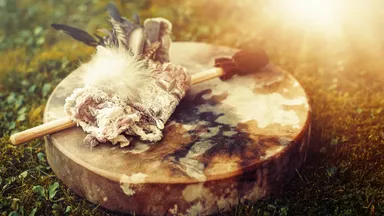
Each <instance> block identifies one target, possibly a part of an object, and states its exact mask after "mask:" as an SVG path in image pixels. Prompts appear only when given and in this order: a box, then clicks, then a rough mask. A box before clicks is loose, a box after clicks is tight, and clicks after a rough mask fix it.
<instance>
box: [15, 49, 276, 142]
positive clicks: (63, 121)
mask: <svg viewBox="0 0 384 216" xmlns="http://www.w3.org/2000/svg"><path fill="white" fill-rule="evenodd" d="M268 62H269V59H268V57H267V55H266V54H265V53H264V51H263V50H242V51H239V52H237V53H236V54H235V55H234V56H233V57H232V58H231V59H230V58H218V59H216V60H215V67H214V68H212V69H209V70H206V71H203V72H200V73H197V74H193V75H191V82H192V85H194V84H198V83H201V82H204V81H207V80H210V79H213V78H216V77H219V78H220V79H222V80H226V79H229V78H231V77H232V76H233V75H235V74H238V75H245V74H250V73H254V72H257V71H258V70H259V69H261V68H263V67H264V66H266V65H267V64H268ZM74 126H76V123H75V122H73V121H72V120H71V119H70V118H69V117H63V118H60V119H57V120H53V121H50V122H47V123H44V124H42V125H39V126H36V127H33V128H30V129H28V130H25V131H22V132H19V133H16V134H13V135H12V136H11V137H10V140H11V142H12V144H13V145H19V144H22V143H25V142H28V141H31V140H33V139H36V138H39V137H42V136H45V135H48V134H52V133H55V132H58V131H61V130H64V129H67V128H71V127H74Z"/></svg>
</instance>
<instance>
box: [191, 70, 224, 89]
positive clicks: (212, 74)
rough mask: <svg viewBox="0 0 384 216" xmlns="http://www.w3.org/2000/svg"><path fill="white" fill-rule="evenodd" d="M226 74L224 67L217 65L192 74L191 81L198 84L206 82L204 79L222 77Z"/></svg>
mask: <svg viewBox="0 0 384 216" xmlns="http://www.w3.org/2000/svg"><path fill="white" fill-rule="evenodd" d="M224 74H225V73H224V70H223V68H221V67H215V68H212V69H208V70H206V71H203V72H199V73H196V74H192V75H191V82H192V85H195V84H198V83H201V82H204V81H207V80H210V79H213V78H216V77H221V76H222V75H224Z"/></svg>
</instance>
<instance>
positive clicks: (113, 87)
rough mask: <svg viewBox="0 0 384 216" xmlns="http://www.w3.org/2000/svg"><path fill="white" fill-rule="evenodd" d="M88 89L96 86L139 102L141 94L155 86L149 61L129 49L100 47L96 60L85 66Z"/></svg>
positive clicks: (85, 81)
mask: <svg viewBox="0 0 384 216" xmlns="http://www.w3.org/2000/svg"><path fill="white" fill-rule="evenodd" d="M84 70H85V71H86V72H85V73H86V74H85V77H84V83H85V86H94V87H97V88H98V89H100V90H102V91H105V92H107V93H112V94H114V95H116V96H118V97H120V98H122V99H123V100H129V101H131V102H138V101H139V100H140V98H139V94H138V91H139V90H140V89H141V88H142V87H143V86H144V85H146V84H148V83H151V79H153V78H151V71H150V69H148V68H147V67H145V61H143V60H139V58H138V57H137V56H132V54H130V53H129V52H128V51H127V50H125V49H119V48H109V47H108V48H105V47H102V46H97V52H96V54H95V55H94V56H93V57H92V59H91V60H90V61H89V62H88V63H86V64H84Z"/></svg>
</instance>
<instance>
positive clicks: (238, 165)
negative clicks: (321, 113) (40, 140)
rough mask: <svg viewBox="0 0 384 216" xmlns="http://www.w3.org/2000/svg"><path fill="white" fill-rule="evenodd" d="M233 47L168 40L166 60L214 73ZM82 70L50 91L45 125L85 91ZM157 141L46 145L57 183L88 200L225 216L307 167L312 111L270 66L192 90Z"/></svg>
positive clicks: (70, 137)
mask: <svg viewBox="0 0 384 216" xmlns="http://www.w3.org/2000/svg"><path fill="white" fill-rule="evenodd" d="M235 51H236V50H235V49H231V48H227V47H218V46H212V45H208V44H202V43H187V42H179V43H174V44H173V46H172V49H171V60H172V63H174V64H180V65H183V66H184V67H186V68H187V69H188V71H189V72H190V73H197V72H199V71H202V70H204V69H208V68H211V67H212V65H213V64H214V59H215V58H218V57H228V56H232V55H233V54H234V53H235ZM82 76H83V71H82V69H81V68H79V69H77V70H75V71H73V72H72V73H71V74H70V75H69V76H68V77H66V78H65V79H64V80H63V81H62V82H61V83H60V84H59V85H58V86H57V88H56V89H55V91H54V92H53V93H52V95H51V97H50V99H49V101H48V103H47V106H46V110H45V114H44V121H45V122H48V121H51V120H54V119H57V118H61V117H64V116H65V114H64V109H63V106H64V103H65V98H66V97H68V96H69V95H70V94H71V93H72V91H73V90H74V89H75V88H76V87H80V86H81V85H82V82H83V81H82ZM163 132H164V138H163V139H162V140H161V141H160V142H157V143H144V142H140V141H134V142H132V143H131V144H130V145H129V146H127V147H124V148H120V146H117V145H116V146H113V145H98V146H96V147H94V148H92V149H91V148H90V147H89V146H86V145H84V144H83V143H82V141H83V139H84V137H85V136H86V134H85V133H84V132H83V131H82V129H81V128H71V129H67V130H64V131H61V132H58V133H55V134H52V135H50V136H48V137H47V138H46V151H47V158H48V162H49V164H50V166H51V168H52V170H53V171H54V172H55V174H56V175H57V177H58V178H59V179H61V181H62V182H63V183H64V184H65V185H67V186H68V187H69V188H71V189H72V190H73V191H74V192H75V193H77V194H78V195H79V196H81V197H84V198H86V199H87V200H89V201H90V202H93V203H96V204H100V205H101V206H103V207H105V208H107V209H110V210H113V211H119V212H128V213H129V212H131V213H132V212H134V213H136V214H139V215H201V214H204V215H205V214H213V213H216V212H219V211H220V212H222V211H227V210H229V209H230V208H231V207H233V206H234V205H237V204H238V203H239V202H242V201H246V200H249V201H256V200H258V199H260V198H263V197H265V196H267V195H268V194H269V193H270V192H272V191H274V190H276V189H279V188H280V186H282V185H283V183H285V182H286V181H288V180H290V179H291V178H292V177H293V176H294V175H295V173H296V171H295V170H296V169H299V168H300V166H301V165H302V164H303V162H304V161H305V157H306V149H307V145H308V141H309V134H310V107H309V104H308V99H307V95H306V93H305V91H304V90H303V88H302V87H301V85H300V84H299V83H298V82H297V81H296V80H295V79H294V78H293V77H292V76H291V75H290V74H289V73H287V72H285V71H284V70H282V69H281V68H279V67H277V66H274V65H273V64H269V65H268V66H267V67H265V68H264V69H262V70H261V71H260V72H258V73H255V74H253V75H247V76H234V77H233V78H231V79H230V80H227V81H222V80H220V79H218V78H216V79H213V80H210V81H207V82H204V83H200V84H197V85H194V86H192V89H191V90H190V91H189V92H188V94H187V96H186V97H185V98H184V99H183V100H182V101H181V103H180V104H179V105H178V107H177V109H176V111H175V112H174V113H173V115H172V117H171V119H170V120H169V121H168V122H167V124H166V126H165V128H164V131H163Z"/></svg>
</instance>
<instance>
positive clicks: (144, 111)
mask: <svg viewBox="0 0 384 216" xmlns="http://www.w3.org/2000/svg"><path fill="white" fill-rule="evenodd" d="M148 67H149V68H150V69H151V71H152V73H151V77H150V79H149V80H150V83H148V85H145V86H143V88H142V89H140V90H138V94H139V95H138V98H139V100H138V101H134V102H132V101H128V100H124V99H122V98H119V97H118V96H116V95H114V94H113V92H105V91H102V90H100V89H98V88H97V87H94V86H85V87H83V88H78V89H76V90H75V91H74V92H73V93H72V95H71V96H69V97H68V98H67V99H66V103H65V107H64V109H65V112H66V113H67V115H68V116H70V118H71V119H72V120H73V121H75V122H76V123H77V124H78V125H80V126H81V127H82V128H83V130H84V131H85V132H87V133H88V135H87V136H86V138H85V139H84V142H85V143H87V144H90V145H91V146H96V145H98V144H99V143H107V142H111V143H112V144H117V143H119V144H120V146H121V147H124V146H127V145H129V143H130V141H131V140H132V138H133V137H132V136H137V137H139V138H140V139H141V140H143V141H150V142H155V141H159V140H161V139H162V129H163V128H164V124H165V123H166V122H167V121H168V119H169V118H170V116H171V115H172V113H173V112H174V111H175V109H176V106H177V105H178V104H179V102H180V100H181V99H182V98H183V97H184V96H185V94H186V92H187V90H188V89H189V88H190V86H191V78H190V75H189V74H188V73H187V71H186V69H185V68H183V67H182V66H178V65H173V64H171V63H169V62H167V63H163V64H162V63H158V62H157V63H156V62H153V61H149V63H148Z"/></svg>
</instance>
